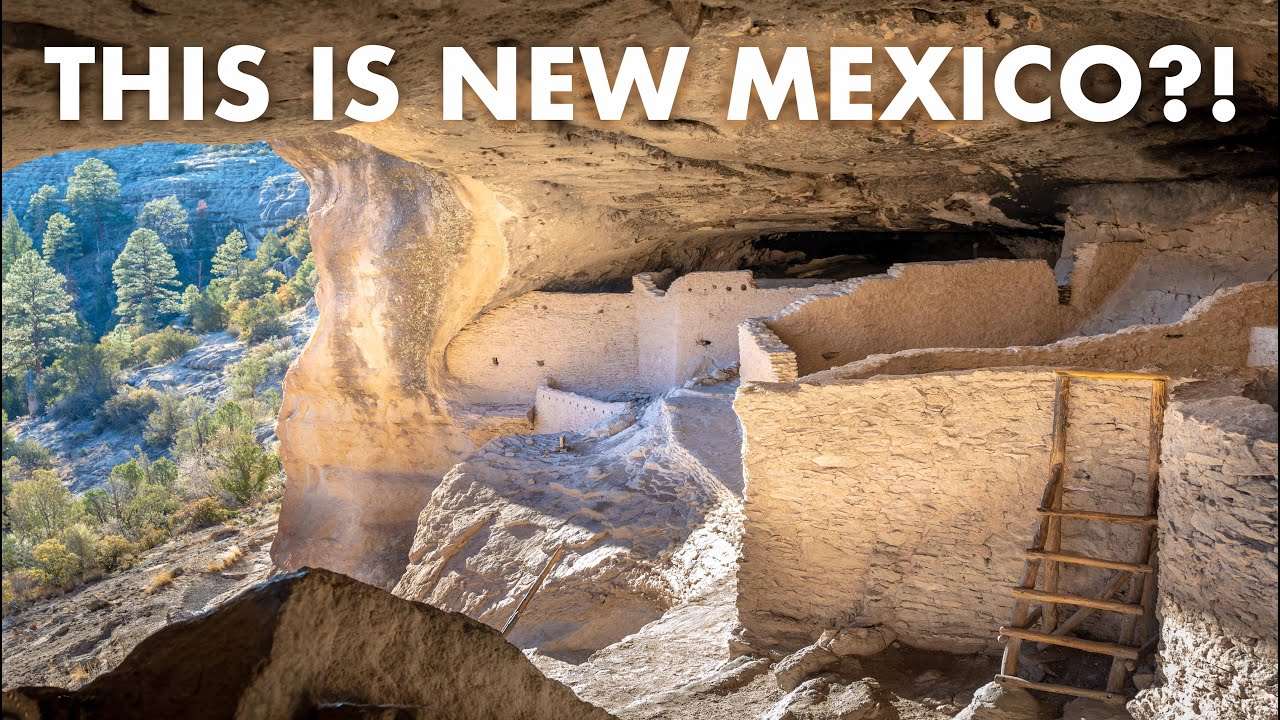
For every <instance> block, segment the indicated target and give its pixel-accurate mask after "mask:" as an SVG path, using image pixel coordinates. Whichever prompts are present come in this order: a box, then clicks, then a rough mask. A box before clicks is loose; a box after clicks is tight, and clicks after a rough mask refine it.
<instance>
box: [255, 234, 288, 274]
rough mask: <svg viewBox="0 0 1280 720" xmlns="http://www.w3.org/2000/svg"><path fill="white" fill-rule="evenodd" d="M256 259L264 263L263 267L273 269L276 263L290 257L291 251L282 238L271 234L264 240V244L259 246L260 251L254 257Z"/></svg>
mask: <svg viewBox="0 0 1280 720" xmlns="http://www.w3.org/2000/svg"><path fill="white" fill-rule="evenodd" d="M253 257H254V259H255V260H257V261H258V262H259V263H262V266H263V267H271V266H272V265H274V264H275V263H277V262H279V261H281V260H283V259H285V258H287V257H289V249H288V248H286V247H285V246H284V241H283V240H281V239H280V236H279V235H277V234H275V233H273V232H269V233H267V236H266V237H264V238H262V242H261V243H259V244H258V251H257V252H256V253H254V255H253Z"/></svg>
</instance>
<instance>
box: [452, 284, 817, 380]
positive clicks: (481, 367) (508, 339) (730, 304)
mask: <svg viewBox="0 0 1280 720" xmlns="http://www.w3.org/2000/svg"><path fill="white" fill-rule="evenodd" d="M657 280H658V275H657V274H654V273H645V274H642V275H638V276H636V277H635V278H633V280H632V285H633V289H632V292H631V293H549V292H531V293H528V294H526V295H522V296H520V297H518V298H516V299H515V300H512V301H511V302H509V303H507V304H505V305H502V306H500V307H497V308H494V309H492V310H490V311H489V312H487V313H485V314H483V315H481V316H479V317H478V318H476V319H475V320H474V321H473V322H471V323H470V324H468V325H467V326H466V327H465V328H463V330H462V331H461V332H459V333H458V334H457V336H455V337H454V339H453V341H452V342H451V343H450V344H449V347H448V349H447V351H446V353H445V362H446V367H447V369H448V371H449V373H450V375H451V376H452V377H453V378H454V379H456V380H458V381H460V382H461V383H463V384H464V385H467V386H470V394H469V397H468V399H469V400H470V401H471V402H482V403H484V402H490V403H528V404H532V403H533V401H534V397H535V393H536V390H537V388H538V386H539V385H540V384H541V383H542V381H543V380H545V379H551V380H553V381H554V382H555V384H556V385H557V386H558V387H560V388H561V389H563V390H569V391H573V392H581V393H594V392H602V391H642V390H649V391H663V390H667V389H670V388H672V387H675V386H678V385H680V384H682V383H684V382H685V381H686V380H688V379H690V378H693V377H698V376H700V375H705V374H707V373H708V372H710V371H711V370H713V369H715V368H717V367H725V366H728V365H730V364H732V363H735V362H737V361H738V330H737V326H738V323H740V322H742V321H743V320H745V319H747V318H752V317H763V316H765V315H771V314H773V313H775V312H777V311H778V310H780V309H782V308H784V307H786V306H788V305H790V304H792V303H793V302H794V301H795V300H797V299H799V298H802V297H805V296H807V295H809V294H810V293H811V292H812V288H813V286H815V285H822V284H827V283H828V282H829V281H824V280H806V281H768V280H761V281H756V280H754V279H753V278H752V274H751V272H750V271H741V272H701V273H691V274H689V275H685V276H682V277H680V278H677V279H676V280H675V281H674V282H672V283H671V285H670V287H668V288H667V289H666V290H665V291H664V290H661V289H659V288H658V284H657Z"/></svg>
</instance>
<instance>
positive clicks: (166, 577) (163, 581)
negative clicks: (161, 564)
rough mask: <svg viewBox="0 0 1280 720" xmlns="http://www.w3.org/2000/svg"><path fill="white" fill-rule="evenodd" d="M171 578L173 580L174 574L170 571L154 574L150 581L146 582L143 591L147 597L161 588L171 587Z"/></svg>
mask: <svg viewBox="0 0 1280 720" xmlns="http://www.w3.org/2000/svg"><path fill="white" fill-rule="evenodd" d="M173 578H174V574H173V571H172V570H162V571H160V572H158V573H156V574H155V575H152V576H151V579H150V580H148V581H147V585H146V587H145V588H143V590H144V591H145V592H146V593H147V594H148V595H151V594H152V593H154V592H156V591H157V590H159V589H161V588H164V587H168V586H170V585H172V584H173Z"/></svg>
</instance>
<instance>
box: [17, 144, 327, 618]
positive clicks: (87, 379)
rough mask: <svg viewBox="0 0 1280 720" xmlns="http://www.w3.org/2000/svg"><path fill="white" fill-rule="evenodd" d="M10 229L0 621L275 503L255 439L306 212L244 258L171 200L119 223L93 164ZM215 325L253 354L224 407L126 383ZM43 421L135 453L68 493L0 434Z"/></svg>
mask: <svg viewBox="0 0 1280 720" xmlns="http://www.w3.org/2000/svg"><path fill="white" fill-rule="evenodd" d="M21 218H22V219H21V220H19V215H18V214H17V213H16V212H15V211H14V210H13V209H12V208H7V209H6V214H5V219H4V222H3V251H4V257H3V272H4V290H3V294H4V318H3V319H4V328H3V329H4V368H3V370H4V373H3V380H4V383H3V389H4V397H3V404H4V411H5V415H4V424H5V433H4V474H3V478H4V527H3V532H4V543H3V548H4V565H3V570H4V609H5V612H6V613H8V612H10V611H11V610H13V609H14V608H18V607H21V606H22V605H23V604H25V603H28V602H30V601H32V600H33V599H37V598H41V597H46V596H49V595H51V594H56V593H59V592H62V591H64V590H65V589H67V588H70V587H72V586H74V585H76V584H79V583H81V582H85V581H88V580H92V579H93V578H94V577H96V576H99V575H101V574H102V573H104V572H115V571H118V570H120V569H123V568H127V567H129V566H131V564H132V563H133V562H135V561H136V559H137V557H138V556H139V555H140V554H141V553H143V552H146V551H147V550H148V549H150V548H151V547H153V546H155V545H157V544H159V543H162V542H164V541H165V540H166V539H167V538H169V537H170V536H172V535H174V534H176V533H180V532H186V531H190V530H195V529H199V528H205V527H210V526H213V525H217V524H219V523H222V522H226V521H228V520H229V519H232V518H234V517H235V516H236V514H237V513H240V512H241V511H243V510H244V509H245V508H249V507H254V506H256V505H258V504H260V503H262V502H265V501H269V500H272V499H274V498H275V497H277V496H278V495H277V493H278V489H279V479H280V461H279V458H278V457H277V456H276V454H275V452H274V450H273V449H272V448H270V447H267V446H264V444H263V441H260V440H259V439H258V438H260V437H261V436H262V433H260V432H259V431H258V429H259V428H261V427H262V426H263V425H264V424H266V423H269V422H270V421H271V420H272V418H273V417H274V415H275V414H276V413H277V412H278V410H279V406H280V395H279V393H278V392H276V391H275V390H273V389H272V388H273V387H274V384H273V383H274V382H276V381H277V380H278V378H279V377H281V376H282V375H283V373H284V371H285V370H286V369H287V367H288V364H289V362H290V361H291V360H292V357H293V351H292V341H291V340H290V339H289V338H288V334H289V328H288V326H287V325H286V323H285V321H284V320H283V318H282V316H283V315H284V314H285V313H287V312H288V311H290V310H292V309H294V308H298V307H300V306H303V305H305V304H306V303H307V302H309V301H310V300H311V298H312V296H313V294H314V292H315V287H316V282H317V273H316V263H315V261H314V259H313V258H312V257H311V239H310V234H309V228H308V226H307V222H306V219H305V218H297V219H295V220H292V221H290V222H289V223H287V224H286V225H284V226H283V227H281V228H279V229H278V230H277V231H276V232H272V233H268V234H267V236H266V237H264V238H262V240H261V242H258V243H257V245H256V247H255V246H254V245H253V242H252V240H251V239H250V238H248V237H246V236H245V234H244V233H243V232H241V231H240V230H238V229H230V230H229V231H228V230H227V229H226V228H223V229H222V230H221V231H218V230H216V229H215V228H214V226H213V223H212V222H211V221H210V218H209V213H208V211H207V209H206V208H205V207H204V206H203V204H201V205H200V206H199V207H196V208H194V209H191V210H190V211H188V209H187V208H185V207H183V204H182V201H181V200H180V199H179V198H178V197H177V196H174V195H169V196H166V197H160V198H155V199H152V200H151V201H150V202H147V203H146V204H145V205H144V206H143V207H142V209H141V210H140V211H139V212H138V214H137V215H136V217H133V218H130V217H129V216H127V215H126V214H125V213H124V212H123V210H122V208H121V205H120V185H119V182H118V181H117V179H116V174H115V171H114V170H112V168H111V167H110V166H108V165H107V164H106V163H104V162H102V161H101V160H98V159H96V158H91V159H89V160H86V161H85V162H83V163H81V164H80V165H79V166H77V167H76V168H75V169H74V171H73V172H72V175H71V177H69V178H67V180H66V183H65V193H61V194H60V191H59V187H58V184H56V183H54V184H48V185H43V186H41V187H40V189H39V190H38V191H36V193H35V194H33V195H32V196H31V199H30V201H29V202H28V204H27V207H26V210H25V212H24V213H23V214H22V215H21ZM219 235H221V237H219ZM33 238H35V241H34V242H33ZM219 330H230V331H232V332H234V333H236V334H237V336H238V337H239V339H240V340H241V341H242V342H243V343H245V344H247V345H250V346H251V347H249V349H248V351H247V352H245V354H244V357H243V358H242V359H241V360H240V361H239V362H237V363H235V364H233V365H231V366H230V367H228V368H227V369H226V370H225V374H226V383H227V387H228V390H229V392H227V393H226V395H227V396H229V397H230V398H231V399H230V400H225V401H220V402H213V401H210V400H207V399H205V398H202V397H200V396H197V395H191V396H186V397H184V396H182V395H180V394H178V393H176V392H161V391H159V390H155V389H152V388H149V387H145V386H144V387H136V386H135V385H132V384H130V382H129V378H130V377H131V376H133V375H134V374H135V373H136V372H137V371H139V370H140V369H141V368H144V367H147V366H158V365H164V364H166V363H170V362H173V361H175V360H177V359H178V358H181V357H182V356H183V355H184V354H186V353H187V352H189V351H190V350H192V349H193V348H194V347H196V346H197V345H198V344H199V343H200V337H199V334H204V333H210V332H215V331H219ZM45 414H51V415H53V416H54V417H55V418H58V419H60V420H71V421H82V420H84V419H92V420H93V423H91V424H87V425H86V426H87V427H91V428H92V432H105V431H107V430H110V431H113V432H132V433H137V434H138V435H140V437H141V442H142V443H144V444H141V445H139V446H137V447H135V448H134V451H133V453H132V455H131V457H130V459H129V460H128V461H126V462H123V463H120V464H119V465H116V466H115V467H114V468H113V469H112V470H111V471H110V473H109V474H108V477H105V478H97V479H89V480H90V481H89V482H85V480H86V479H85V478H77V480H79V481H80V482H79V483H75V484H76V485H82V486H83V485H91V486H94V487H93V488H92V489H90V490H87V491H85V492H83V493H81V494H78V495H77V494H75V493H72V492H71V491H70V490H68V486H69V485H70V484H72V483H69V480H71V478H68V477H66V474H67V472H68V471H67V469H66V468H64V467H61V466H60V465H59V462H58V460H57V458H55V456H54V454H53V453H51V452H50V450H49V449H48V448H46V447H43V446H42V445H40V443H38V442H35V441H34V440H32V439H30V438H29V437H20V436H17V435H15V434H14V433H13V432H10V429H11V428H10V423H9V420H10V418H11V417H18V416H40V415H45ZM268 435H269V433H268ZM135 437H136V436H135Z"/></svg>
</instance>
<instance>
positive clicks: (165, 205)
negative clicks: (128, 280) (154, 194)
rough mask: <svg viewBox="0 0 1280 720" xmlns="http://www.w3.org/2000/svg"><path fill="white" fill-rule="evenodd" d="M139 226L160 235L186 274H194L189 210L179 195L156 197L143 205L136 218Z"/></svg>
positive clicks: (161, 240)
mask: <svg viewBox="0 0 1280 720" xmlns="http://www.w3.org/2000/svg"><path fill="white" fill-rule="evenodd" d="M136 222H137V224H138V227H139V228H141V229H144V230H151V231H153V232H155V234H156V235H159V236H160V242H162V243H164V245H165V247H167V248H169V252H171V253H173V256H174V259H175V261H176V262H177V264H178V267H179V269H180V270H181V272H182V274H183V275H184V276H188V275H191V276H194V273H193V272H192V270H193V265H192V261H191V227H190V226H189V225H188V224H187V211H186V210H183V209H182V203H180V202H178V196H176V195H169V196H168V197H162V198H156V199H155V200H151V201H149V202H148V203H147V204H146V205H143V206H142V212H139V213H138V217H137V220H136Z"/></svg>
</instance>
